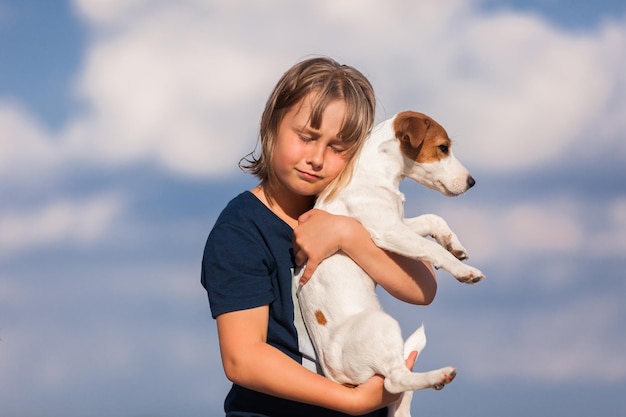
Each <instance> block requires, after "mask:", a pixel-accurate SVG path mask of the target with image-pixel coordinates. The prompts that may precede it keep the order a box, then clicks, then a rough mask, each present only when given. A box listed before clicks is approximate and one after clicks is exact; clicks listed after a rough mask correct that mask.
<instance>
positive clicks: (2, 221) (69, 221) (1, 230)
mask: <svg viewBox="0 0 626 417" xmlns="http://www.w3.org/2000/svg"><path fill="white" fill-rule="evenodd" d="M122 208H123V201H122V200H121V199H120V198H119V197H117V196H114V195H108V194H107V195H101V196H96V197H92V198H90V199H85V200H71V199H59V200H56V201H52V202H49V203H47V204H44V205H42V206H37V207H35V208H33V209H23V208H21V209H16V208H14V209H6V210H4V211H3V212H0V249H1V252H2V254H4V255H6V254H7V253H12V252H14V251H20V250H23V249H28V248H33V247H38V246H49V245H54V244H59V243H69V244H90V243H92V242H94V241H96V240H98V239H100V238H102V237H103V236H104V235H106V233H107V232H108V230H109V228H110V227H111V225H112V224H113V223H114V222H115V221H116V220H117V218H118V216H119V214H120V213H121V210H122Z"/></svg>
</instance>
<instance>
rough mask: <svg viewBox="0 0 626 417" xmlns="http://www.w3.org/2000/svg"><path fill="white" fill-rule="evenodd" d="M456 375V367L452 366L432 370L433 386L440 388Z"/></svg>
mask: <svg viewBox="0 0 626 417" xmlns="http://www.w3.org/2000/svg"><path fill="white" fill-rule="evenodd" d="M455 376H456V369H455V368H452V367H447V368H442V369H439V370H437V371H433V379H434V380H433V388H434V389H436V390H441V389H443V387H445V386H446V385H447V384H449V383H450V382H452V381H453V380H454V377H455Z"/></svg>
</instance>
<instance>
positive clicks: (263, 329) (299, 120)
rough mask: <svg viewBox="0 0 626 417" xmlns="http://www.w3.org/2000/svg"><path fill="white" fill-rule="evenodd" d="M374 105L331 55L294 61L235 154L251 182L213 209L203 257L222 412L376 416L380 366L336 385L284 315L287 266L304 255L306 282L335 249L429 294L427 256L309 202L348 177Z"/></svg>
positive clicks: (398, 287) (424, 297)
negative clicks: (390, 247) (251, 136)
mask: <svg viewBox="0 0 626 417" xmlns="http://www.w3.org/2000/svg"><path fill="white" fill-rule="evenodd" d="M374 110H375V98H374V93H373V91H372V87H371V85H370V83H369V82H368V81H367V79H366V78H365V77H364V76H363V75H362V74H361V73H360V72H358V71H357V70H355V69H354V68H351V67H348V66H345V65H339V64H338V63H336V62H335V61H333V60H331V59H329V58H313V59H309V60H305V61H302V62H300V63H298V64H296V65H295V66H293V67H292V68H291V69H289V70H288V71H287V72H286V73H285V74H284V75H283V76H282V78H281V79H280V80H279V82H278V84H277V85H276V87H275V88H274V91H273V93H272V95H271V96H270V98H269V100H268V102H267V104H266V107H265V111H264V112H263V115H262V118H261V127H260V141H261V152H260V155H259V156H258V157H256V158H255V157H253V156H249V158H248V159H245V158H244V160H242V164H241V165H242V167H243V168H244V169H246V170H248V171H249V172H251V173H253V174H254V175H256V176H257V177H258V178H259V179H260V184H259V185H258V186H256V187H255V188H253V189H252V190H251V191H246V192H244V193H242V194H240V195H239V196H237V197H235V198H234V199H233V200H232V201H231V202H230V203H229V204H228V206H227V207H226V208H225V209H224V211H223V212H222V213H221V214H220V216H219V218H218V220H217V222H216V223H215V226H214V227H213V230H212V231H211V233H210V234H209V237H208V240H207V243H206V247H205V251H204V257H203V262H202V284H203V285H204V287H205V288H206V290H207V292H208V296H209V302H210V306H211V313H212V315H213V317H214V318H215V319H216V321H217V330H218V337H219V344H220V351H221V356H222V364H223V367H224V371H225V373H226V376H227V378H228V379H229V380H230V381H232V382H233V386H232V388H231V390H230V392H229V393H228V395H227V397H226V401H225V403H224V409H225V411H226V415H227V416H229V417H243V416H257V417H258V416H272V417H277V416H290V417H294V416H298V417H306V416H316V417H323V416H342V415H346V414H350V415H362V414H366V413H370V414H367V415H368V416H386V409H385V408H384V407H385V406H386V405H388V404H390V403H391V402H393V401H394V400H396V399H397V398H398V396H395V395H391V394H389V393H387V392H385V390H384V389H383V380H382V378H381V377H379V376H374V377H372V378H371V379H370V380H369V381H367V382H366V383H364V384H361V385H359V386H357V387H346V386H343V385H339V384H336V383H334V382H332V381H330V380H329V379H327V378H325V377H323V376H322V375H318V374H317V373H315V372H312V371H310V370H309V369H307V368H306V367H304V366H302V360H303V357H302V354H301V353H300V352H299V350H298V334H297V331H296V326H295V325H294V298H292V270H293V268H295V267H296V265H304V264H305V263H306V269H305V273H304V275H303V277H302V280H301V283H304V282H306V281H307V280H308V279H309V278H310V277H311V274H312V273H313V270H314V269H315V266H317V265H318V264H319V262H321V261H322V260H323V259H324V258H326V257H328V256H330V255H331V254H333V253H335V252H336V251H338V250H341V251H343V252H345V253H346V254H347V255H348V256H350V257H351V258H352V259H354V260H355V262H357V263H358V264H359V265H360V266H361V267H362V268H363V269H364V270H365V271H367V272H368V274H369V275H370V276H372V277H373V278H374V279H375V280H376V281H377V282H378V283H379V284H380V285H382V286H383V287H384V288H385V289H386V290H387V291H389V292H390V293H391V294H393V295H394V296H396V297H397V298H400V299H402V300H404V301H407V302H410V303H413V304H429V303H430V302H431V301H432V299H433V297H434V295H435V291H436V281H435V275H434V272H433V270H432V268H431V267H430V266H429V265H426V264H424V263H422V262H418V261H413V260H407V259H404V258H401V257H399V256H396V255H392V254H389V253H386V252H384V251H383V250H381V249H379V248H378V247H376V246H375V245H374V243H373V242H372V240H371V238H370V236H369V233H368V232H367V230H366V229H365V228H364V227H363V226H361V224H360V223H358V222H357V221H356V220H354V219H351V218H348V217H344V216H333V215H331V214H328V213H325V212H322V211H320V210H311V208H312V207H313V204H314V202H315V198H316V196H317V195H318V194H319V193H321V192H322V191H323V190H324V189H325V188H326V187H333V188H332V189H331V190H335V189H337V188H338V187H340V186H341V185H342V184H343V183H344V182H345V181H347V180H349V176H350V173H351V171H352V163H353V160H354V156H355V155H356V154H357V152H358V151H359V149H360V146H361V144H362V142H363V140H364V139H365V137H366V136H367V133H368V131H369V130H370V129H371V127H372V125H373V122H374ZM328 231H332V233H328ZM338 279H340V278H338ZM414 360H415V354H414V355H412V356H411V357H410V358H409V360H408V361H407V366H409V367H412V365H413V362H414Z"/></svg>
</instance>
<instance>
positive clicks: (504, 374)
mask: <svg viewBox="0 0 626 417" xmlns="http://www.w3.org/2000/svg"><path fill="white" fill-rule="evenodd" d="M621 303H622V300H621V299H620V298H619V297H618V296H617V295H615V296H614V297H611V298H607V297H595V296H591V297H587V298H585V299H583V300H577V301H576V302H575V303H571V304H569V305H567V306H565V307H563V308H559V307H551V308H546V307H545V306H537V307H538V308H537V309H536V310H535V311H527V312H525V314H524V315H523V316H520V317H518V318H513V317H511V316H507V317H506V318H497V317H491V318H487V317H483V318H482V319H481V320H474V321H473V324H472V326H471V328H469V329H467V328H466V329H462V328H459V329H458V330H459V332H460V333H459V334H458V335H457V336H458V339H459V340H463V339H464V338H468V340H472V341H473V343H471V344H468V345H466V346H465V348H467V350H465V354H466V357H467V358H468V359H470V358H471V359H470V360H468V361H467V362H466V363H465V364H464V368H466V369H467V370H468V372H471V373H472V375H473V376H474V377H476V378H479V379H483V380H485V379H493V378H514V379H518V380H519V379H536V380H541V381H549V382H566V381H571V380H581V379H585V380H587V381H598V382H603V383H612V382H616V381H622V380H624V378H626V361H625V360H624V355H623V352H622V351H621V349H620V347H621V346H623V345H624V343H625V342H626V340H625V339H624V335H623V333H621V332H620V331H619V328H620V326H621V320H623V316H622V315H621V314H620V311H622V309H621ZM455 327H458V326H455ZM457 336H455V337H457Z"/></svg>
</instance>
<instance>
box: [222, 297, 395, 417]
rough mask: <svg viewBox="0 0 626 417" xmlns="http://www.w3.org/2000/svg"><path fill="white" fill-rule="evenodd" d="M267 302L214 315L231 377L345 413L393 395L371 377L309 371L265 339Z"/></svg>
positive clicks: (378, 379) (361, 411)
mask: <svg viewBox="0 0 626 417" xmlns="http://www.w3.org/2000/svg"><path fill="white" fill-rule="evenodd" d="M268 311H269V309H268V306H262V307H257V308H254V309H249V310H240V311H235V312H232V313H225V314H222V315H220V316H218V317H217V330H218V336H219V341H220V352H221V355H222V364H223V366H224V372H225V373H226V377H227V378H228V379H229V380H231V381H232V382H234V383H236V384H238V385H241V386H244V387H246V388H250V389H252V390H255V391H259V392H263V393H266V394H270V395H273V396H276V397H280V398H286V399H289V400H293V401H297V402H301V403H306V404H312V405H317V406H321V407H325V408H330V409H333V410H337V411H341V412H344V413H348V414H365V413H367V412H369V411H373V410H376V409H379V408H382V407H384V406H385V405H387V404H389V403H390V402H391V401H393V400H395V399H397V396H396V397H393V396H391V394H388V393H386V392H385V391H384V389H383V379H382V378H381V377H373V378H370V380H368V381H366V382H365V383H363V384H361V385H359V386H358V387H356V388H348V387H344V386H343V385H339V384H336V383H335V382H332V381H331V380H329V379H327V378H325V377H323V376H321V375H317V374H316V373H314V372H311V371H309V370H308V369H306V368H305V367H303V366H302V365H300V363H298V362H296V361H294V360H293V359H291V358H290V357H289V356H287V355H286V354H284V353H283V352H281V351H280V350H278V349H276V348H275V347H273V346H271V345H269V344H267V343H266V336H267V335H266V329H267V314H268Z"/></svg>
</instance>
